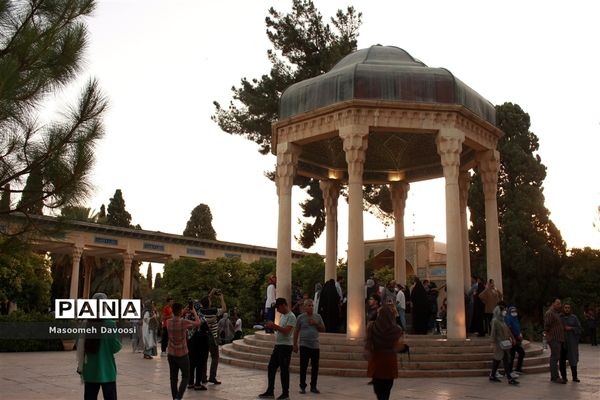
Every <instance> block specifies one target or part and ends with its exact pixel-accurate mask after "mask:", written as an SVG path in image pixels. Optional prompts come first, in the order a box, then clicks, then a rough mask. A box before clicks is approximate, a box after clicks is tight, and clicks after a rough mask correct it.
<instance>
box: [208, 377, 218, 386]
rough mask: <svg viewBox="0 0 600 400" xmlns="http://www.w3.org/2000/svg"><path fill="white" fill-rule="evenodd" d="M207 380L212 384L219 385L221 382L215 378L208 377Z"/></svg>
mask: <svg viewBox="0 0 600 400" xmlns="http://www.w3.org/2000/svg"><path fill="white" fill-rule="evenodd" d="M208 381H209V382H210V383H212V384H213V385H220V384H221V381H218V380H217V378H214V379H209V380H208Z"/></svg>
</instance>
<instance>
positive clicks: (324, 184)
mask: <svg viewBox="0 0 600 400" xmlns="http://www.w3.org/2000/svg"><path fill="white" fill-rule="evenodd" d="M319 187H320V188H321V192H322V193H323V202H324V203H325V218H326V220H325V234H326V246H325V282H327V281H328V280H330V279H335V278H336V276H335V275H336V274H335V268H336V265H337V236H338V235H337V205H338V198H339V196H340V183H339V182H338V181H335V180H331V179H328V180H324V181H321V182H319Z"/></svg>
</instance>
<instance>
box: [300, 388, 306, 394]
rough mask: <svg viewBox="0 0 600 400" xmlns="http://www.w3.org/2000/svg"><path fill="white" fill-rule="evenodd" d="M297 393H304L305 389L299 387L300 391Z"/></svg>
mask: <svg viewBox="0 0 600 400" xmlns="http://www.w3.org/2000/svg"><path fill="white" fill-rule="evenodd" d="M298 393H300V394H306V389H304V388H300V391H299V392H298Z"/></svg>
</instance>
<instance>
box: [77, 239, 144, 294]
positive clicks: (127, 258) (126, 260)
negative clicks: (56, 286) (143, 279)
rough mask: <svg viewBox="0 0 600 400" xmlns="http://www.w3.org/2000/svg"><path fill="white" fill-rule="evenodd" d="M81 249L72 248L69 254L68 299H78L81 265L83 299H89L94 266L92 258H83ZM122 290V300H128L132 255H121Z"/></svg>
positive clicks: (131, 288) (130, 289)
mask: <svg viewBox="0 0 600 400" xmlns="http://www.w3.org/2000/svg"><path fill="white" fill-rule="evenodd" d="M82 255H83V247H82V246H77V245H76V246H73V250H72V252H71V260H72V264H71V287H70V290H69V297H70V298H71V299H77V298H79V274H80V267H81V264H83V268H84V270H83V296H82V297H83V298H84V299H89V298H90V296H91V293H90V288H91V284H92V270H93V268H94V265H95V259H94V257H83V258H82ZM122 257H123V289H122V295H121V298H122V299H130V298H131V295H132V294H133V279H132V278H131V269H132V265H133V254H132V253H127V252H126V253H123V255H122Z"/></svg>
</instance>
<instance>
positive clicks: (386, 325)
mask: <svg viewBox="0 0 600 400" xmlns="http://www.w3.org/2000/svg"><path fill="white" fill-rule="evenodd" d="M395 310H396V308H395V307H385V306H384V307H381V308H380V309H379V312H378V313H377V319H376V320H375V321H371V322H369V324H368V325H367V338H366V341H365V350H366V351H367V353H368V356H369V363H368V369H367V375H368V376H369V377H371V378H372V379H373V380H372V382H373V391H374V392H375V395H376V396H377V400H387V399H389V398H390V392H391V390H392V386H393V385H394V379H396V378H397V377H398V358H397V355H396V354H397V352H398V350H399V349H400V347H401V346H402V343H401V338H402V329H401V328H400V327H399V326H398V324H396V312H395Z"/></svg>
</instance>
